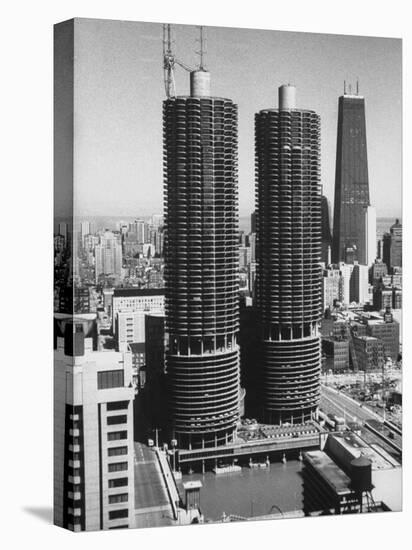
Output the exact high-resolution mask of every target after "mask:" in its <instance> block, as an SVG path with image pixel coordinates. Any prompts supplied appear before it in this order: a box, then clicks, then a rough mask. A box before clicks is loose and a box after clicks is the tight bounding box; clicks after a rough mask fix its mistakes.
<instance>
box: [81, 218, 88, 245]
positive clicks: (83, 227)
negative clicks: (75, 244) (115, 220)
mask: <svg viewBox="0 0 412 550" xmlns="http://www.w3.org/2000/svg"><path fill="white" fill-rule="evenodd" d="M89 234H90V222H81V223H80V241H81V243H82V246H83V242H84V237H85V236H86V235H89Z"/></svg>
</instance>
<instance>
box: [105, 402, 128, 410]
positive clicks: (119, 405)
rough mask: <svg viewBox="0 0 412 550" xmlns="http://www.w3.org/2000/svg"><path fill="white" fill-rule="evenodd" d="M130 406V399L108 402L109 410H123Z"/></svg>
mask: <svg viewBox="0 0 412 550" xmlns="http://www.w3.org/2000/svg"><path fill="white" fill-rule="evenodd" d="M128 406H129V401H112V402H111V403H107V410H108V411H121V410H122V409H127V408H128Z"/></svg>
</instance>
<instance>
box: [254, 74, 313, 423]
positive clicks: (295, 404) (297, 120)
mask: <svg viewBox="0 0 412 550" xmlns="http://www.w3.org/2000/svg"><path fill="white" fill-rule="evenodd" d="M255 140H256V142H255V146H256V212H257V226H256V236H257V243H256V247H257V252H256V257H257V270H256V298H257V308H258V311H259V318H260V327H259V328H260V337H261V347H260V366H261V395H262V415H263V418H264V420H265V421H266V422H269V423H273V424H278V423H282V422H304V421H307V420H309V419H311V418H312V416H313V415H314V413H315V412H316V409H317V407H318V404H319V397H320V357H321V355H320V336H319V331H318V324H319V321H320V316H321V268H320V253H321V186H320V119H319V115H317V114H316V113H315V112H313V111H308V110H301V109H296V89H295V87H294V86H290V85H287V86H281V87H280V88H279V109H265V110H262V111H260V112H259V113H258V114H257V115H256V116H255Z"/></svg>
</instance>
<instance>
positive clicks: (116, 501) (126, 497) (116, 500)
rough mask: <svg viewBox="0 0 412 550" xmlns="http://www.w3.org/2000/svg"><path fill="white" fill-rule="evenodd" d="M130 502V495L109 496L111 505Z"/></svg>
mask: <svg viewBox="0 0 412 550" xmlns="http://www.w3.org/2000/svg"><path fill="white" fill-rule="evenodd" d="M128 500H129V495H128V493H121V494H120V495H109V504H119V502H127V501H128Z"/></svg>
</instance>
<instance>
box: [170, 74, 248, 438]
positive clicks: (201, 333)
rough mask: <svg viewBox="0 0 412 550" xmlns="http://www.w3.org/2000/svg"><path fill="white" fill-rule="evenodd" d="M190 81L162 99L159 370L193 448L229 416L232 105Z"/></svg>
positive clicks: (177, 423)
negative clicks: (162, 328)
mask: <svg viewBox="0 0 412 550" xmlns="http://www.w3.org/2000/svg"><path fill="white" fill-rule="evenodd" d="M190 81H191V93H190V96H178V97H170V98H169V99H167V100H166V101H165V102H164V105H163V120H164V147H165V148H164V163H165V173H164V179H165V229H166V234H165V281H166V330H167V332H168V336H169V347H168V350H167V353H166V368H167V373H168V377H169V382H170V405H171V408H170V414H171V423H172V429H173V434H174V437H176V439H177V440H178V441H179V445H181V446H189V447H190V446H192V447H196V446H198V447H201V446H202V445H204V446H215V445H219V444H224V443H226V442H228V441H231V440H232V435H233V432H234V429H235V425H236V423H237V421H238V418H239V388H240V386H239V383H240V382H239V376H240V375H239V372H240V371H239V349H238V343H237V335H238V328H239V311H238V288H239V281H238V277H239V264H238V262H239V253H238V244H237V243H238V188H237V106H236V105H235V104H234V103H233V101H232V100H230V99H225V98H221V97H213V96H211V93H210V73H209V72H207V71H205V70H203V69H202V67H200V68H199V70H196V71H193V72H192V73H191V74H190Z"/></svg>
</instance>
